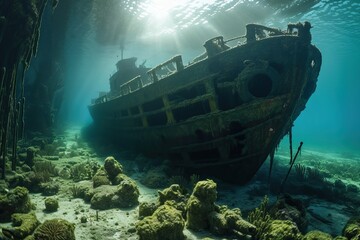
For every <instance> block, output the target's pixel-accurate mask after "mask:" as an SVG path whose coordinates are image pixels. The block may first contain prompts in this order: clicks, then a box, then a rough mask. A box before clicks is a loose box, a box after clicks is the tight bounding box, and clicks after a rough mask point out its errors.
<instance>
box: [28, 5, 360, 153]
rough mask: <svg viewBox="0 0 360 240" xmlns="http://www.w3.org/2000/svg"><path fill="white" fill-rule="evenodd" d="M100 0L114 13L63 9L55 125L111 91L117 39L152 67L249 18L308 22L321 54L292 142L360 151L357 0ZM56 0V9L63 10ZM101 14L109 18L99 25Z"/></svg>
mask: <svg viewBox="0 0 360 240" xmlns="http://www.w3.org/2000/svg"><path fill="white" fill-rule="evenodd" d="M80 2H83V1H80ZM88 2H92V1H88ZM106 2H107V3H109V4H114V6H113V7H112V9H113V11H112V12H111V11H110V12H105V11H101V7H104V6H101V5H96V4H92V5H91V4H87V5H86V4H83V3H82V4H83V6H81V5H80V4H79V3H78V4H77V6H75V7H73V10H72V11H70V12H69V13H68V14H69V15H70V17H69V22H68V25H67V29H66V31H65V32H64V33H63V34H65V40H64V51H63V52H64V53H63V59H62V60H60V61H61V66H62V69H63V72H64V82H65V85H64V89H63V91H64V98H63V103H62V106H61V109H60V112H59V115H58V118H57V122H58V123H62V124H63V123H70V124H79V125H86V124H88V123H90V122H91V118H90V115H89V114H88V111H87V105H88V104H89V103H90V101H91V99H92V98H95V97H97V95H98V92H99V91H108V90H109V82H108V79H109V76H110V75H111V74H113V73H114V72H115V63H116V62H117V61H118V60H119V59H120V58H121V48H120V45H121V44H120V42H124V45H125V49H124V57H131V56H137V57H138V64H140V63H142V62H143V61H145V60H146V61H147V62H146V66H149V67H151V66H155V65H156V64H158V63H160V62H163V61H165V60H167V59H168V58H170V57H172V56H174V55H175V54H179V53H181V54H182V55H183V60H184V62H185V63H187V62H188V61H190V60H191V59H192V58H194V57H196V56H197V55H199V54H201V53H202V52H203V51H204V49H203V47H202V44H203V43H204V41H205V40H207V39H208V38H211V37H214V36H217V35H223V36H224V37H225V39H226V38H231V37H234V36H238V35H242V34H244V27H245V24H247V23H250V22H256V23H260V24H266V25H270V26H274V27H279V28H282V29H285V28H286V24H287V23H288V22H298V21H305V20H306V21H310V22H311V24H312V25H313V26H314V27H313V29H312V36H313V44H315V45H316V46H317V47H318V48H320V50H321V52H322V54H323V65H322V69H321V72H320V76H319V81H318V87H317V90H316V92H315V93H314V94H313V96H312V97H311V99H310V101H309V102H308V104H307V107H306V109H305V110H304V111H303V112H302V114H301V115H300V117H299V118H298V119H297V120H296V121H295V127H294V129H293V134H294V142H295V144H296V143H297V142H300V141H304V148H308V149H322V150H325V151H332V152H360V126H359V122H360V106H359V105H360V91H359V89H360V77H359V76H360V0H352V1H336V0H322V1H319V0H313V1H310V0H307V1H306V0H304V1H300V0H299V1H296V0H286V1H276V0H272V1H266V0H262V1H250V0H248V1H245V0H243V1H233V0H227V1H218V0H212V1H199V0H193V1H186V0H184V1H164V0H142V1H135V0H134V1H130V0H127V1H126V0H124V1H106ZM61 4H62V2H61V1H60V5H59V7H58V9H56V10H55V11H60V12H61V11H63V9H64V8H65V7H64V6H61ZM116 11H118V14H117V13H116ZM51 14H52V13H51V11H48V12H46V13H45V16H44V20H43V28H42V33H43V34H42V37H41V39H40V48H39V56H40V57H41V55H43V54H45V52H46V42H47V37H48V36H47V34H46V31H47V29H49V28H51V24H52V23H51V21H47V19H48V20H49V19H51V18H52V15H51ZM55 14H58V13H55ZM106 14H108V15H106ZM104 15H105V16H104ZM104 17H108V18H109V19H110V20H109V21H107V22H106V21H105V22H104V24H103V25H101V21H100V20H101V19H102V20H104ZM117 18H119V19H117ZM99 19H100V20H99ZM124 19H125V20H124ZM99 21H100V25H99ZM105 23H108V24H105ZM106 29H108V30H106ZM119 29H120V30H119ZM124 29H125V30H124ZM99 32H100V34H102V35H101V37H103V41H102V42H101V43H100V42H99V41H98V39H97V37H99V36H98V35H97V34H99ZM119 32H123V33H124V34H123V35H121V36H120V35H119V34H118V33H119ZM119 36H120V37H119ZM105 43H106V44H105ZM29 74H31V69H30V72H29Z"/></svg>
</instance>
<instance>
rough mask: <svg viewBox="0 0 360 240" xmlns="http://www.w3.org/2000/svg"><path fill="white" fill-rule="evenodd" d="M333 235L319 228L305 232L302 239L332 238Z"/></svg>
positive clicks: (326, 239)
mask: <svg viewBox="0 0 360 240" xmlns="http://www.w3.org/2000/svg"><path fill="white" fill-rule="evenodd" d="M332 239H333V238H332V236H331V235H330V234H328V233H324V232H321V231H318V230H313V231H310V232H308V233H306V234H305V236H304V237H303V239H302V240H332Z"/></svg>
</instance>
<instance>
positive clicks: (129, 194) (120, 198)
mask: <svg viewBox="0 0 360 240" xmlns="http://www.w3.org/2000/svg"><path fill="white" fill-rule="evenodd" d="M115 194H116V196H115V198H114V199H112V201H113V205H114V206H115V207H120V208H127V207H133V206H135V205H137V204H139V201H138V199H139V195H140V192H139V188H138V187H137V185H136V183H135V182H134V181H133V180H131V179H130V178H129V179H127V180H124V181H122V182H121V183H120V184H119V185H118V187H117V190H116V193H115Z"/></svg>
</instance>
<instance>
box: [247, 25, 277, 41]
mask: <svg viewBox="0 0 360 240" xmlns="http://www.w3.org/2000/svg"><path fill="white" fill-rule="evenodd" d="M276 35H284V32H283V31H281V30H280V29H277V28H271V27H266V26H263V25H260V24H254V23H251V24H247V25H246V35H245V36H246V41H247V42H253V41H256V40H260V39H263V38H267V37H270V36H276Z"/></svg>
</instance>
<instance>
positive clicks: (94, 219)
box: [0, 128, 360, 240]
mask: <svg viewBox="0 0 360 240" xmlns="http://www.w3.org/2000/svg"><path fill="white" fill-rule="evenodd" d="M79 135H80V129H79V128H71V129H68V130H67V131H66V132H65V134H64V138H65V139H66V144H67V147H66V148H67V149H70V148H71V146H72V145H73V144H75V138H74V136H79ZM81 151H82V152H87V153H88V154H87V156H89V155H90V156H92V157H91V160H95V161H97V162H98V163H99V164H100V165H103V163H104V159H105V157H106V156H101V157H100V156H98V155H97V154H96V153H94V150H93V149H91V148H90V147H89V146H88V145H87V144H85V147H83V149H81ZM109 155H111V154H109ZM275 159H276V160H277V161H278V163H277V164H275V168H276V165H278V164H281V162H282V163H284V162H287V161H288V160H287V159H288V150H287V149H286V150H285V149H281V148H280V149H279V150H278V152H277V155H276V157H275ZM84 160H89V159H88V157H87V158H84V156H76V157H71V158H65V157H63V158H59V160H56V161H53V163H54V164H56V165H57V166H58V167H61V166H65V165H67V164H69V162H71V163H72V164H74V163H79V162H81V161H84ZM117 160H118V161H119V162H120V163H122V159H117ZM124 161H127V160H124ZM297 161H298V162H299V163H301V164H304V165H307V166H310V165H311V164H318V165H319V166H320V165H321V166H325V165H326V163H331V164H336V163H337V161H338V164H344V162H345V164H346V165H348V166H349V168H351V166H353V165H358V163H359V161H360V156H356V155H351V156H346V155H344V154H338V153H333V154H332V153H324V152H318V151H314V150H311V151H310V150H303V151H302V156H301V157H300V158H299V159H298V160H297ZM267 165H268V163H267V162H266V163H265V164H264V166H263V167H262V169H260V172H261V171H263V172H264V171H266V172H267V171H268V170H267V169H268V166H267ZM132 172H133V173H132V174H128V175H129V177H131V178H132V179H133V180H135V181H136V183H137V185H138V187H139V190H140V197H139V202H154V201H156V199H157V196H158V194H157V191H158V190H162V189H150V188H148V187H146V186H144V185H143V184H141V183H140V179H141V177H142V174H143V173H140V172H138V171H136V170H135V171H132ZM332 176H335V177H337V178H341V177H342V176H338V173H334V174H333V175H332ZM290 177H291V176H290ZM257 179H258V178H257V177H256V176H255V178H254V180H252V181H251V182H250V183H248V184H247V185H245V186H237V185H232V184H227V183H223V182H221V181H219V180H216V179H215V181H216V182H217V183H218V187H217V190H218V201H217V202H216V203H217V204H221V205H222V204H224V205H228V206H229V207H231V208H234V207H238V208H240V209H241V211H242V212H248V211H250V210H252V209H254V208H256V207H258V206H259V204H260V203H261V201H262V199H263V198H264V194H254V189H264V188H266V183H264V182H263V181H260V180H257ZM54 180H55V181H56V182H57V183H59V184H60V191H59V192H58V194H57V195H55V196H52V197H54V198H56V199H57V200H58V202H59V208H58V210H57V211H56V212H53V213H47V212H45V211H44V209H45V204H44V200H45V198H46V197H45V196H43V195H41V194H40V193H36V194H34V193H30V198H31V202H32V203H33V204H34V205H35V206H36V210H35V213H36V216H37V218H38V220H39V221H40V222H44V221H45V220H48V219H53V218H62V219H65V220H67V221H69V222H71V223H74V224H75V235H76V239H79V240H81V239H83V240H85V239H97V240H100V239H101V240H106V239H109V240H110V239H139V237H138V235H137V234H136V230H135V223H136V221H138V206H137V207H134V208H130V209H110V210H94V209H92V208H91V207H90V204H89V203H85V202H84V200H83V199H80V198H73V196H72V193H71V190H70V189H71V187H73V186H74V184H80V183H79V182H77V183H76V182H74V181H73V180H72V179H63V178H61V177H55V178H54ZM342 181H344V182H347V183H352V184H354V185H356V186H358V187H360V186H359V182H357V181H354V180H352V179H351V178H349V177H348V178H345V179H343V178H342ZM89 182H90V181H89ZM267 195H268V196H269V198H270V203H273V202H275V201H276V198H277V196H276V195H274V194H272V193H270V191H269V192H268V193H267ZM291 196H292V197H294V198H299V199H302V200H304V201H306V202H307V206H306V210H307V219H308V222H309V224H308V228H307V231H310V230H321V231H323V232H326V233H329V234H331V235H332V236H337V235H341V232H342V229H343V227H344V226H345V224H346V222H347V221H348V219H349V218H350V216H351V214H352V213H351V212H350V211H349V210H348V209H349V208H358V207H359V206H348V205H347V204H346V203H344V202H342V203H334V202H330V201H326V200H324V199H321V198H317V197H315V196H309V195H306V194H296V195H293V194H292V195H291ZM81 218H83V219H84V218H86V222H85V223H82V222H81V220H80V219H81ZM324 219H325V220H326V221H324ZM10 225H11V224H10V223H5V224H1V225H0V227H8V226H10ZM184 233H185V235H186V237H187V239H202V238H204V237H211V238H212V239H227V238H223V237H220V238H219V237H216V236H214V235H212V234H211V233H209V232H205V231H204V232H193V231H190V230H187V229H185V230H184Z"/></svg>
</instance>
